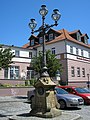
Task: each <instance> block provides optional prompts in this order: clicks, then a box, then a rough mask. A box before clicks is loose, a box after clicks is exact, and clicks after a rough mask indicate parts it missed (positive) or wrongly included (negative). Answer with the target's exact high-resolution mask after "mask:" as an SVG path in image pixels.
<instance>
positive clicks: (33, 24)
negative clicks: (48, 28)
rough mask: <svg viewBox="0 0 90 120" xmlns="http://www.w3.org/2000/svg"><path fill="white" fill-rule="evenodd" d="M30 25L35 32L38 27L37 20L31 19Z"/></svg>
mask: <svg viewBox="0 0 90 120" xmlns="http://www.w3.org/2000/svg"><path fill="white" fill-rule="evenodd" d="M28 25H29V27H30V28H31V29H32V30H34V29H35V27H36V26H37V23H36V21H35V19H30V23H29V24H28Z"/></svg>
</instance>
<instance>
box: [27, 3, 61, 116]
mask: <svg viewBox="0 0 90 120" xmlns="http://www.w3.org/2000/svg"><path fill="white" fill-rule="evenodd" d="M39 13H40V15H41V16H42V25H41V26H40V27H39V29H37V30H34V29H35V27H36V25H37V23H36V21H35V19H31V20H30V23H29V27H30V28H31V30H32V32H31V33H32V34H33V33H35V32H40V33H42V36H43V50H42V51H43V59H42V61H43V67H42V74H41V76H40V78H38V80H37V82H36V83H35V85H34V87H35V96H34V98H33V100H32V103H31V109H32V110H31V111H30V115H34V116H39V117H45V118H52V117H55V116H58V115H60V114H61V111H60V110H58V109H57V108H56V106H57V107H58V103H57V100H56V95H55V92H54V88H55V86H56V84H55V83H54V82H53V81H52V80H51V79H50V77H49V74H48V73H47V67H46V54H45V32H46V31H47V30H48V29H50V28H51V27H53V26H57V25H58V23H57V21H58V20H59V19H60V17H61V14H60V13H59V10H58V9H55V10H53V13H52V19H53V20H54V21H55V23H54V24H52V25H48V24H45V23H44V21H45V16H46V15H47V13H48V9H47V8H46V6H45V5H42V6H41V9H40V10H39Z"/></svg>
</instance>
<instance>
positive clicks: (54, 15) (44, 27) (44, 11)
mask: <svg viewBox="0 0 90 120" xmlns="http://www.w3.org/2000/svg"><path fill="white" fill-rule="evenodd" d="M39 13H40V15H41V16H42V25H41V26H40V27H39V29H38V30H34V29H35V27H36V26H37V23H36V21H35V19H31V20H30V23H29V27H30V28H31V30H32V32H31V33H32V34H33V33H35V32H42V35H43V50H42V51H43V60H42V61H43V68H42V76H48V73H47V72H46V71H47V67H46V54H45V32H46V31H47V30H48V29H49V28H51V27H53V26H57V25H58V23H57V22H58V20H59V19H60V17H61V14H60V13H59V10H58V9H54V10H53V13H52V15H51V17H52V19H53V20H54V21H55V23H54V24H52V25H48V24H45V23H44V21H45V16H46V15H47V13H48V9H47V8H46V5H42V6H41V9H40V10H39Z"/></svg>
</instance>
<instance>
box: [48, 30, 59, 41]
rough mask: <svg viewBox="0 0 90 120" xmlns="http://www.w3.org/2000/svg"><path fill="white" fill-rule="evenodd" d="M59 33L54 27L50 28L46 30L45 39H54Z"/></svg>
mask: <svg viewBox="0 0 90 120" xmlns="http://www.w3.org/2000/svg"><path fill="white" fill-rule="evenodd" d="M60 34H61V33H60V32H58V31H56V30H54V29H50V30H49V31H48V32H47V36H48V37H47V39H48V40H47V41H51V40H53V39H55V38H56V37H58V36H59V35H60Z"/></svg>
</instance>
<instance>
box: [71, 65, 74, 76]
mask: <svg viewBox="0 0 90 120" xmlns="http://www.w3.org/2000/svg"><path fill="white" fill-rule="evenodd" d="M71 76H72V77H75V68H74V66H71Z"/></svg>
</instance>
